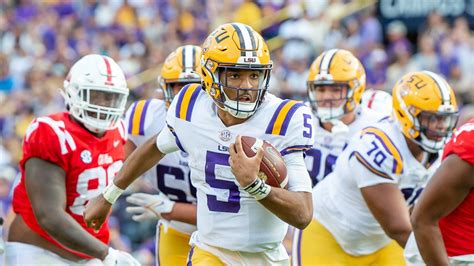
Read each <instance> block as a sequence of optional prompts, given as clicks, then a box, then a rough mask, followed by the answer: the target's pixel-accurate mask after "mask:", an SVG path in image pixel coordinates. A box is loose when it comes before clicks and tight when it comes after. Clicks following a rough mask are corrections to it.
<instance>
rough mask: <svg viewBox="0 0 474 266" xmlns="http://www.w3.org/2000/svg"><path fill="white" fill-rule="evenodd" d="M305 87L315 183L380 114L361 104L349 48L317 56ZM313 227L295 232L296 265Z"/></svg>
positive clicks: (357, 70)
mask: <svg viewBox="0 0 474 266" xmlns="http://www.w3.org/2000/svg"><path fill="white" fill-rule="evenodd" d="M307 87H308V96H309V99H310V102H309V103H310V105H311V108H312V110H313V114H314V116H315V118H316V119H314V121H313V127H314V129H315V133H314V134H315V143H314V146H313V147H312V148H311V149H310V150H308V151H306V158H305V161H306V166H307V169H308V172H309V175H310V177H311V179H312V183H313V186H315V185H316V184H317V183H318V182H319V181H321V180H322V179H323V178H324V177H325V176H327V175H328V174H329V173H331V172H332V171H333V166H334V163H335V162H336V159H337V157H338V156H339V154H340V153H341V152H342V151H343V149H344V148H345V147H346V146H347V142H348V141H349V138H350V137H351V136H353V135H354V134H356V133H357V132H359V131H360V130H361V129H362V128H363V127H364V125H368V124H369V123H371V122H372V123H373V122H376V121H378V120H380V119H382V118H383V116H382V114H377V113H376V112H374V111H373V110H370V109H368V108H363V107H362V106H361V105H360V101H361V97H362V95H363V93H364V90H365V70H364V67H363V66H362V64H361V63H360V61H359V60H358V59H357V58H356V57H355V56H354V55H352V53H350V52H349V51H346V50H342V49H331V50H327V51H325V52H323V53H322V54H321V55H320V56H318V57H317V58H316V59H315V60H314V62H313V64H312V65H311V68H310V71H309V76H308V81H307ZM312 228H313V227H312V225H311V224H310V225H309V226H308V228H306V229H305V230H304V231H299V230H296V231H295V233H294V239H293V251H292V254H293V256H292V259H293V261H294V264H295V265H298V259H299V258H302V259H303V260H304V257H306V255H307V254H309V253H311V252H312V251H311V249H312V247H313V240H312V235H313V233H315V232H313V230H312ZM300 239H302V240H303V241H302V242H301V240H300Z"/></svg>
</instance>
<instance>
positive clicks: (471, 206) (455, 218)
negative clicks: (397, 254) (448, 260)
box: [439, 119, 474, 257]
mask: <svg viewBox="0 0 474 266" xmlns="http://www.w3.org/2000/svg"><path fill="white" fill-rule="evenodd" d="M450 154H456V155H457V156H458V157H459V158H461V159H462V160H464V161H466V162H468V163H470V164H472V165H474V119H472V120H470V121H469V122H468V123H467V124H465V125H463V126H462V127H461V128H460V129H459V130H458V131H457V132H456V133H455V134H454V136H453V137H452V138H451V140H450V141H449V143H448V144H446V147H445V149H444V155H443V157H444V158H446V157H447V156H448V155H450ZM473 178H474V177H473ZM439 227H440V229H441V233H442V235H443V240H444V244H445V246H446V251H447V253H448V256H450V257H453V256H460V255H468V254H474V242H473V241H472V240H473V239H474V191H473V190H471V191H470V192H469V194H468V195H467V197H466V198H465V199H464V201H463V202H462V203H461V204H460V205H459V206H458V207H457V208H456V209H455V210H454V211H453V212H451V213H450V214H449V215H447V216H446V217H444V218H442V219H441V220H440V221H439Z"/></svg>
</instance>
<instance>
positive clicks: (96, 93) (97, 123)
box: [63, 81, 128, 133]
mask: <svg viewBox="0 0 474 266" xmlns="http://www.w3.org/2000/svg"><path fill="white" fill-rule="evenodd" d="M64 87H65V89H64V92H63V96H64V99H65V101H66V105H68V106H69V111H70V113H71V115H72V116H73V117H74V118H75V119H77V120H78V121H80V122H81V123H83V125H84V126H85V127H86V128H87V129H89V130H90V131H92V132H94V133H102V132H104V131H106V130H111V129H114V128H115V127H116V126H117V122H118V121H119V119H120V117H121V116H122V114H123V111H124V110H125V105H126V102H127V97H128V89H127V88H118V87H111V86H107V87H105V86H96V85H83V86H78V85H77V84H70V83H69V82H67V81H65V86H64Z"/></svg>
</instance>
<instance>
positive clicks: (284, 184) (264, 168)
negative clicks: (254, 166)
mask: <svg viewBox="0 0 474 266" xmlns="http://www.w3.org/2000/svg"><path fill="white" fill-rule="evenodd" d="M259 147H262V148H263V151H264V153H263V159H262V163H261V164H260V173H259V174H258V177H260V178H261V179H262V180H263V181H265V183H266V184H268V185H270V186H272V187H280V188H285V189H286V188H288V177H287V172H286V164H285V161H284V160H283V157H282V156H281V154H280V152H279V151H278V150H277V149H276V148H275V147H273V145H271V144H270V143H268V142H267V141H265V140H261V139H256V138H254V137H249V136H242V149H243V150H244V152H245V154H246V155H247V156H249V157H253V156H255V154H256V152H257V149H258V148H259Z"/></svg>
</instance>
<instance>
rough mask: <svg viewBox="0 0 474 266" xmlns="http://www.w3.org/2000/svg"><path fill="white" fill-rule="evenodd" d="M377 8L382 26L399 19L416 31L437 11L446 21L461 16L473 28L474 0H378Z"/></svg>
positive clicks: (408, 27)
mask: <svg viewBox="0 0 474 266" xmlns="http://www.w3.org/2000/svg"><path fill="white" fill-rule="evenodd" d="M377 8H378V14H379V19H380V22H381V23H382V24H383V25H384V27H385V26H386V25H387V24H388V23H390V22H391V21H394V20H400V21H402V22H403V23H405V25H406V27H407V30H408V32H409V33H415V32H417V31H418V30H419V29H420V27H421V26H422V25H423V24H424V22H425V20H426V17H427V16H428V15H429V14H430V13H431V12H432V11H437V12H439V13H440V14H441V15H442V16H444V17H445V18H446V19H447V21H448V22H452V21H453V20H454V19H455V18H457V17H460V16H463V17H465V18H466V19H467V20H468V22H469V25H470V27H471V29H472V28H474V0H379V1H378V7H377Z"/></svg>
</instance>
